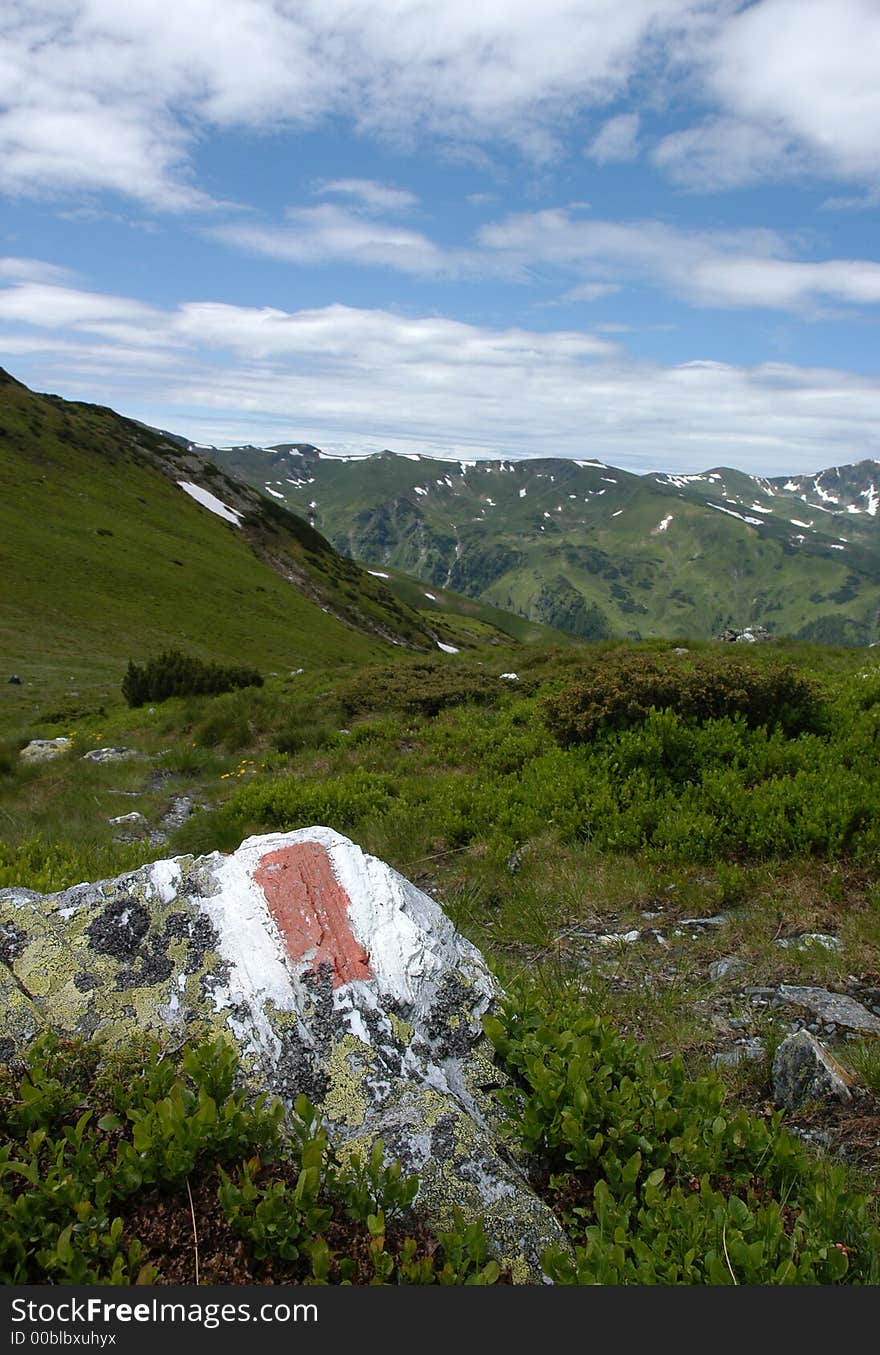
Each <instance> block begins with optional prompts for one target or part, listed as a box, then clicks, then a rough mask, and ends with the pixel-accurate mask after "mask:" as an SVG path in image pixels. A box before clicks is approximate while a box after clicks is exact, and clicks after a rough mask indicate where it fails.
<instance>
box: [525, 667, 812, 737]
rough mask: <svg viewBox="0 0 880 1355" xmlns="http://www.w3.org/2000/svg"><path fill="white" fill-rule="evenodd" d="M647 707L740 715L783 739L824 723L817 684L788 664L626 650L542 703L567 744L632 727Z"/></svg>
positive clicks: (686, 716)
mask: <svg viewBox="0 0 880 1355" xmlns="http://www.w3.org/2000/svg"><path fill="white" fill-rule="evenodd" d="M652 709H654V710H672V711H674V712H675V713H676V714H678V715H679V716H680V717H681V719H683V720H686V721H692V722H702V721H705V720H717V719H720V718H721V717H723V716H736V715H741V716H742V717H743V719H744V720H745V721H746V723H747V724H748V725H749V726H750V727H753V728H754V727H757V726H766V727H767V728H775V727H778V728H780V729H781V730H782V731H783V732H784V733H785V734H786V736H788V737H794V736H795V735H797V734H800V733H802V732H804V731H805V730H812V729H817V728H819V727H820V725H821V719H822V707H821V704H820V700H819V694H818V691H817V689H816V687H815V684H814V683H813V682H812V681H811V680H810V679H809V678H807V677H806V676H804V674H802V673H799V672H797V671H796V670H795V669H794V668H793V667H792V666H791V665H790V664H781V663H773V664H767V665H764V664H754V663H750V662H748V661H746V660H741V659H734V658H712V657H697V658H695V659H687V660H685V659H683V658H681V657H680V656H677V655H665V656H664V655H660V654H643V653H632V652H628V651H627V652H623V653H613V654H611V655H609V656H608V657H607V658H606V659H605V660H604V661H602V662H600V663H599V664H598V665H597V666H596V668H595V669H594V670H593V672H592V673H591V674H590V676H589V678H587V679H586V680H583V681H581V682H577V683H575V684H573V685H572V686H570V687H568V688H566V689H565V690H564V691H562V692H559V693H557V694H556V695H553V696H549V697H547V698H546V699H545V701H544V713H545V718H546V720H547V723H548V725H549V727H550V729H551V730H552V732H553V733H554V734H555V736H556V737H557V738H558V739H559V741H560V743H564V744H572V743H588V742H590V741H591V740H592V739H594V738H595V737H596V736H597V734H599V733H600V732H602V731H604V730H615V729H629V728H632V727H633V726H635V725H639V724H641V723H642V722H643V721H644V720H645V719H646V717H647V715H648V712H649V711H650V710H652Z"/></svg>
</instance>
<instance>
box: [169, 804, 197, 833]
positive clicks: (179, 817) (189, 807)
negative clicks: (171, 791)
mask: <svg viewBox="0 0 880 1355" xmlns="http://www.w3.org/2000/svg"><path fill="white" fill-rule="evenodd" d="M192 812H193V802H192V799H191V797H190V796H189V795H175V796H174V798H173V799H172V801H171V806H170V808H169V809H168V810H167V812H166V813H165V814H163V815H162V827H163V828H165V829H166V830H168V831H169V832H171V831H173V830H174V829H175V828H180V827H182V826H183V824H185V823H186V821H187V819H188V818H189V817H190V816H191V814H192Z"/></svg>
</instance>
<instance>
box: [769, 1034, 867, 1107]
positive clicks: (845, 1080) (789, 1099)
mask: <svg viewBox="0 0 880 1355" xmlns="http://www.w3.org/2000/svg"><path fill="white" fill-rule="evenodd" d="M854 1086H855V1078H854V1077H853V1075H852V1073H850V1072H848V1071H847V1069H846V1068H844V1067H843V1065H842V1064H840V1063H838V1062H837V1060H836V1059H835V1058H834V1056H833V1054H830V1053H829V1051H828V1050H827V1049H826V1048H825V1046H824V1045H823V1044H822V1043H821V1041H819V1040H817V1039H816V1037H815V1035H813V1034H811V1032H810V1031H808V1030H798V1031H796V1032H795V1033H794V1034H793V1035H788V1036H787V1037H786V1038H785V1039H784V1040H783V1041H782V1044H781V1045H780V1046H779V1048H778V1049H777V1050H776V1053H775V1055H774V1057H773V1099H774V1101H775V1102H776V1104H777V1105H779V1106H785V1107H786V1109H788V1110H794V1109H795V1107H797V1106H799V1105H801V1104H802V1103H803V1102H804V1101H827V1100H834V1101H843V1102H845V1103H846V1102H849V1101H851V1100H852V1095H853V1094H852V1088H853V1087H854Z"/></svg>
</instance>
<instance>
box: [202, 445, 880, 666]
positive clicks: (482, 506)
mask: <svg viewBox="0 0 880 1355" xmlns="http://www.w3.org/2000/svg"><path fill="white" fill-rule="evenodd" d="M199 450H200V451H201V452H202V453H203V454H204V455H206V456H209V457H210V458H211V459H212V460H213V461H215V462H216V463H217V464H218V465H220V466H222V467H223V468H224V469H226V470H228V471H231V472H232V473H234V474H235V475H237V476H239V477H241V478H242V479H245V480H247V481H249V482H250V483H251V484H254V485H258V486H259V487H260V488H261V489H262V490H263V492H265V493H268V494H270V495H272V496H273V497H274V498H276V499H277V500H279V501H283V502H284V503H286V504H288V505H289V506H290V507H291V508H292V509H293V510H294V511H295V512H297V513H300V514H301V515H303V516H304V517H306V518H308V520H309V521H310V522H311V523H313V524H314V525H315V526H316V527H317V528H318V530H320V531H321V532H323V533H324V534H325V535H326V536H327V538H328V539H329V540H330V541H331V542H332V543H333V545H334V546H335V547H336V549H337V550H339V551H341V552H342V553H343V554H346V555H348V556H351V557H352V558H354V559H357V560H361V561H363V562H365V563H367V564H369V565H378V566H382V565H386V566H390V567H392V568H396V569H400V570H404V571H406V572H408V573H410V574H413V575H416V576H417V577H418V578H421V579H422V580H424V581H425V582H427V583H428V584H433V585H436V586H438V587H446V588H452V589H455V590H456V591H458V592H460V593H463V594H465V595H466V596H468V597H473V598H478V599H480V600H481V601H483V602H486V603H490V604H492V605H494V606H498V607H502V608H507V609H509V610H512V611H514V612H516V613H517V614H519V615H521V616H524V617H527V618H529V619H531V620H534V621H540V622H543V623H545V624H549V625H553V626H556V627H558V628H560V629H563V630H567V631H569V632H571V633H573V634H576V635H580V636H583V637H586V638H606V637H608V636H620V637H622V638H630V639H638V638H649V637H669V638H676V637H680V638H685V637H690V638H694V639H698V638H709V637H711V636H712V635H715V634H717V633H719V632H720V631H721V630H722V629H724V628H725V627H727V626H746V625H754V624H761V625H764V626H766V627H767V629H768V630H770V631H771V632H773V633H775V634H778V635H786V636H794V637H797V638H801V639H804V640H814V641H819V642H825V643H836V644H869V643H872V642H873V641H875V640H877V639H878V638H880V517H878V513H880V463H878V462H876V461H872V460H863V461H859V462H857V463H854V464H851V465H845V466H837V467H833V468H830V469H828V470H823V471H821V472H818V473H816V474H813V475H799V476H775V477H761V476H752V475H748V474H746V473H745V472H743V471H737V470H733V469H730V468H727V467H717V468H714V469H712V470H708V471H705V472H702V473H700V474H688V475H684V474H678V475H677V474H663V473H659V472H652V473H649V474H645V475H636V474H633V473H632V472H630V471H625V470H621V469H619V468H616V467H613V466H610V465H607V464H605V463H604V462H602V461H598V460H595V459H590V460H586V459H584V460H569V459H565V458H559V457H540V458H528V459H517V460H513V459H499V460H486V461H466V460H459V461H445V460H441V459H438V458H435V457H429V456H422V455H418V454H398V453H394V452H391V451H383V452H378V453H374V454H372V455H369V456H366V457H345V456H336V455H332V454H325V453H323V452H322V451H320V449H318V448H317V447H315V446H313V445H312V444H310V443H280V444H277V445H275V446H273V447H268V448H266V447H254V446H249V447H229V448H207V447H202V448H200V449H199Z"/></svg>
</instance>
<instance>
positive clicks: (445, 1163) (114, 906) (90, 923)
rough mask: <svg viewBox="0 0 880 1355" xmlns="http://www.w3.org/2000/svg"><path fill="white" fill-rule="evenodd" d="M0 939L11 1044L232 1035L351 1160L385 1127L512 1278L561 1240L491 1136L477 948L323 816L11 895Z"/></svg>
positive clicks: (439, 1223) (411, 1169)
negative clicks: (299, 826)
mask: <svg viewBox="0 0 880 1355" xmlns="http://www.w3.org/2000/svg"><path fill="white" fill-rule="evenodd" d="M4 929H5V930H4ZM4 936H5V938H6V944H5V950H0V957H2V960H3V963H0V1018H2V1024H3V1026H4V1028H5V1030H6V1031H8V1044H9V1046H10V1048H15V1047H18V1048H21V1047H22V1046H23V1045H26V1044H27V1042H28V1041H29V1040H30V1039H31V1038H32V1037H33V1035H34V1033H35V1031H36V1029H37V1028H38V1027H39V1026H40V1025H45V1026H49V1027H51V1028H53V1029H55V1030H57V1031H59V1032H61V1033H64V1034H70V1035H74V1034H76V1035H83V1036H97V1037H98V1038H100V1039H101V1040H103V1041H105V1042H106V1043H107V1044H108V1045H111V1046H120V1045H123V1044H125V1043H126V1042H127V1041H129V1040H130V1039H131V1038H132V1036H133V1035H134V1034H135V1033H136V1032H147V1033H150V1034H153V1035H154V1036H156V1037H158V1038H159V1039H162V1040H163V1041H168V1042H170V1043H172V1044H179V1043H180V1042H181V1040H183V1039H190V1038H202V1037H207V1036H209V1035H212V1034H217V1033H219V1032H225V1033H226V1034H227V1035H228V1036H229V1037H231V1038H232V1039H233V1041H234V1042H235V1044H236V1046H237V1048H238V1050H239V1053H240V1056H241V1060H242V1065H243V1067H244V1069H245V1073H246V1076H247V1078H248V1080H249V1082H250V1083H251V1085H252V1086H253V1087H254V1088H255V1090H260V1091H269V1092H270V1093H273V1094H275V1095H276V1096H278V1097H280V1099H281V1100H282V1101H283V1102H284V1103H285V1104H286V1105H287V1106H288V1107H291V1106H292V1105H293V1103H294V1101H295V1099H296V1097H297V1096H298V1095H299V1094H300V1093H304V1094H305V1095H306V1096H307V1097H308V1098H309V1099H310V1100H311V1101H312V1102H313V1103H314V1104H315V1105H316V1106H317V1108H318V1109H319V1111H320V1112H321V1114H322V1116H323V1118H324V1120H325V1123H326V1125H327V1128H328V1132H329V1135H330V1138H331V1141H332V1142H333V1143H334V1145H335V1146H336V1148H337V1150H339V1151H340V1152H342V1153H345V1152H347V1151H351V1150H354V1149H358V1150H361V1151H364V1150H369V1148H370V1147H371V1145H372V1144H373V1143H374V1142H375V1140H376V1139H379V1138H381V1139H382V1141H383V1143H384V1145H385V1151H386V1155H387V1156H388V1157H389V1158H396V1159H400V1160H401V1161H402V1163H403V1165H404V1169H405V1171H406V1172H407V1173H408V1174H415V1175H417V1176H418V1178H419V1194H418V1197H417V1203H419V1204H420V1205H421V1206H422V1207H423V1209H424V1210H425V1211H426V1213H427V1214H428V1215H429V1217H430V1218H431V1220H432V1222H433V1223H434V1226H435V1227H438V1228H442V1227H445V1226H447V1225H448V1224H449V1223H450V1222H451V1220H452V1215H453V1208H454V1206H456V1205H458V1206H460V1207H461V1208H463V1210H464V1212H465V1217H466V1218H467V1219H470V1220H474V1219H478V1218H479V1219H481V1220H482V1221H483V1222H484V1224H485V1226H486V1232H487V1235H488V1237H489V1239H490V1244H491V1245H492V1247H493V1249H494V1251H495V1254H496V1256H497V1257H498V1259H499V1260H500V1261H501V1262H502V1263H503V1264H506V1265H508V1266H510V1268H511V1271H512V1274H513V1277H514V1279H515V1280H518V1281H524V1282H528V1281H532V1282H537V1281H540V1280H541V1278H542V1272H541V1267H540V1256H541V1253H542V1251H543V1250H544V1248H545V1247H546V1246H548V1245H550V1244H555V1245H557V1246H563V1247H565V1246H566V1245H567V1244H566V1242H565V1238H564V1235H563V1234H562V1231H561V1229H560V1228H559V1225H558V1224H557V1222H556V1220H555V1218H554V1217H553V1215H552V1213H551V1212H550V1210H548V1209H547V1207H546V1206H545V1205H544V1204H543V1203H542V1202H541V1201H540V1200H539V1199H538V1197H537V1196H536V1195H535V1194H534V1193H533V1192H532V1191H531V1190H530V1188H529V1186H528V1184H527V1182H526V1180H525V1178H524V1176H523V1175H522V1174H521V1172H520V1171H519V1170H518V1168H517V1166H516V1165H515V1163H514V1162H513V1161H512V1160H511V1158H510V1155H509V1153H508V1151H507V1150H506V1149H505V1147H504V1145H503V1144H502V1142H501V1139H500V1136H499V1129H500V1123H501V1118H502V1117H501V1114H500V1112H499V1107H498V1103H497V1101H496V1099H495V1098H494V1097H493V1096H492V1094H491V1088H492V1087H497V1086H498V1085H499V1084H500V1083H503V1082H504V1081H505V1078H504V1075H503V1073H502V1072H501V1071H500V1070H499V1068H498V1067H497V1066H496V1065H495V1063H494V1059H493V1050H492V1047H491V1045H490V1044H489V1043H488V1041H487V1040H486V1038H485V1036H484V1034H483V1030H482V1017H483V1015H484V1014H485V1013H486V1012H487V1011H488V1010H489V1009H490V1008H491V1007H492V1006H493V1005H494V1004H495V1003H496V1001H497V1000H498V998H499V997H500V991H499V988H498V985H497V983H496V981H495V979H494V978H493V976H492V974H491V973H490V971H489V969H488V967H487V966H486V963H485V961H484V960H483V958H482V956H481V955H480V953H479V951H478V950H477V949H476V948H475V947H474V946H473V945H471V943H470V942H468V941H467V940H465V939H464V938H463V937H462V936H460V935H459V934H458V932H457V931H456V930H455V928H454V927H453V925H452V923H451V922H450V921H449V919H448V918H447V917H446V915H445V913H444V912H443V911H442V909H441V908H440V907H439V905H438V904H437V903H436V902H435V901H434V900H433V899H431V898H430V897H429V896H428V895H426V894H424V893H422V891H421V890H419V889H417V888H416V887H415V886H414V885H413V884H411V883H410V882H409V881H408V880H406V879H404V877H403V876H401V875H399V874H398V873H397V872H396V871H394V870H392V869H391V868H390V867H389V866H387V865H385V864H384V863H383V862H381V861H379V860H377V859H376V858H375V857H371V856H368V855H366V854H365V853H364V852H362V851H361V850H360V848H359V847H357V846H356V845H355V844H354V843H353V842H350V841H349V840H348V839H347V838H345V837H342V836H341V835H340V834H338V833H336V832H334V831H333V830H332V829H329V828H322V827H316V828H308V829H303V830H300V831H298V832H293V833H285V834H279V833H276V834H270V835H268V836H265V837H253V838H248V840H247V841H246V842H244V843H242V845H241V846H240V847H239V849H238V851H236V852H235V853H233V854H231V855H228V856H223V855H221V854H220V853H213V854H212V855H210V856H205V857H200V858H198V859H193V858H192V857H178V858H175V859H173V860H166V861H158V862H156V863H154V864H152V865H149V866H144V867H142V868H141V869H139V870H136V871H132V872H130V873H128V874H126V875H122V876H120V877H119V878H118V879H115V880H110V881H103V882H101V883H98V884H83V885H77V886H75V887H74V888H72V889H68V890H65V891H64V892H62V893H60V894H55V895H49V896H45V897H43V896H40V895H36V894H33V893H31V892H30V891H27V890H15V889H12V890H3V891H0V938H2V937H4Z"/></svg>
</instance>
